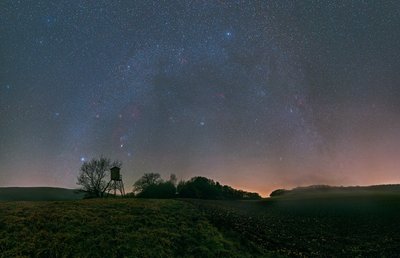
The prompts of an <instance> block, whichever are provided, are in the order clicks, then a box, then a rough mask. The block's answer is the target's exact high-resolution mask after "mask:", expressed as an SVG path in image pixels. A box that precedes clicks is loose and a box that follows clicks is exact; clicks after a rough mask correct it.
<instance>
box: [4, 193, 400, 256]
mask: <svg viewBox="0 0 400 258" xmlns="http://www.w3.org/2000/svg"><path fill="white" fill-rule="evenodd" d="M399 217H400V194H399V193H398V192H390V191H386V192H379V191H378V192H346V193H340V192H334V193H332V192H329V193H313V194H310V193H307V194H300V195H290V196H286V197H285V196H281V197H275V198H269V199H266V200H261V201H207V200H193V199H188V200H150V199H111V198H110V199H92V200H79V201H56V202H54V201H53V202H0V257H279V256H281V257H343V256H346V257H396V256H398V254H399V253H400V234H399V233H398V232H400V223H398V219H399Z"/></svg>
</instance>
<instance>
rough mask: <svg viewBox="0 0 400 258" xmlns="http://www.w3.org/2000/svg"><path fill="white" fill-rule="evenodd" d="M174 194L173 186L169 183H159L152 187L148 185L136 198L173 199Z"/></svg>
mask: <svg viewBox="0 0 400 258" xmlns="http://www.w3.org/2000/svg"><path fill="white" fill-rule="evenodd" d="M175 194H176V188H175V186H174V185H173V184H172V183H171V182H170V181H166V182H160V183H157V184H154V185H149V186H148V187H146V188H145V189H144V190H143V191H141V192H140V193H138V194H137V195H136V196H137V197H139V198H159V199H166V198H174V197H175Z"/></svg>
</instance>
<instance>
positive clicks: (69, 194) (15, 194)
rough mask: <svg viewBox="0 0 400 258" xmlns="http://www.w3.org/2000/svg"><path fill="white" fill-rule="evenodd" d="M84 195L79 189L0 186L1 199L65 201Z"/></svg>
mask: <svg viewBox="0 0 400 258" xmlns="http://www.w3.org/2000/svg"><path fill="white" fill-rule="evenodd" d="M83 196H84V194H83V193H81V192H79V191H78V190H77V189H66V188H58V187H0V201H65V200H79V199H82V198H83Z"/></svg>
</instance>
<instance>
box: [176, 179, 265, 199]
mask: <svg viewBox="0 0 400 258" xmlns="http://www.w3.org/2000/svg"><path fill="white" fill-rule="evenodd" d="M177 191H178V196H179V197H183V198H198V199H225V200H241V199H248V200H254V199H261V196H260V195H259V194H258V193H251V192H246V191H242V190H236V189H233V188H232V187H230V186H227V185H221V184H220V183H219V182H214V181H213V180H212V179H208V178H205V177H193V178H192V179H190V180H189V181H186V182H185V181H180V182H179V184H178V186H177Z"/></svg>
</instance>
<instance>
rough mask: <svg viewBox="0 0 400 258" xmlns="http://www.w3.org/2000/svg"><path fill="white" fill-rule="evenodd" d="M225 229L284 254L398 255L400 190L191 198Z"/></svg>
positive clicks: (399, 245)
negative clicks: (252, 198) (233, 198)
mask: <svg viewBox="0 0 400 258" xmlns="http://www.w3.org/2000/svg"><path fill="white" fill-rule="evenodd" d="M190 202H192V203H195V204H196V205H197V206H198V207H199V208H200V209H201V210H203V211H204V212H205V213H206V214H208V216H207V217H208V218H209V219H210V221H212V223H213V224H214V225H218V228H219V230H220V231H222V232H224V233H225V234H227V233H229V232H231V233H232V234H236V235H237V232H240V234H239V235H237V236H239V237H240V238H241V241H242V242H243V243H245V244H246V245H248V246H255V247H256V248H258V249H259V250H260V252H261V253H262V252H264V251H267V250H268V252H272V253H274V254H281V255H284V256H307V257H309V256H314V257H317V256H330V257H331V256H334V257H343V256H347V257H356V256H359V257H383V256H386V257H397V256H398V255H399V254H400V234H399V232H400V224H399V223H398V221H399V218H400V195H399V194H398V193H390V192H384V193H383V192H380V193H372V192H365V193H360V192H358V193H357V192H354V193H335V194H306V195H301V196H297V197H296V196H289V197H288V198H286V197H276V198H269V199H267V200H263V201H236V202H233V201H232V202H231V201H198V200H196V201H190Z"/></svg>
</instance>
